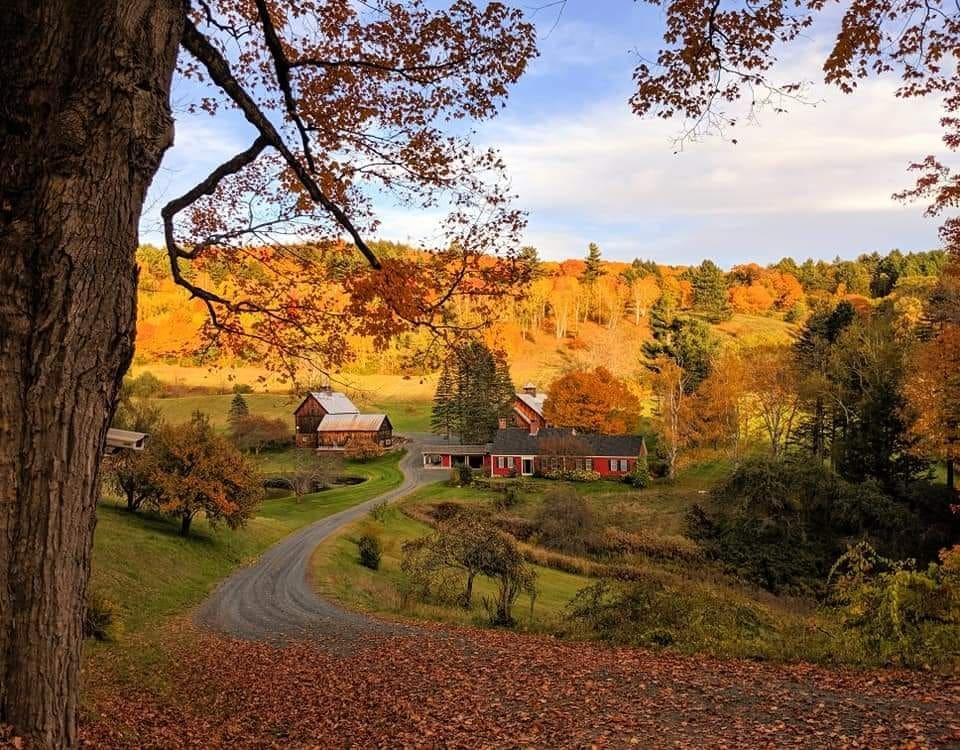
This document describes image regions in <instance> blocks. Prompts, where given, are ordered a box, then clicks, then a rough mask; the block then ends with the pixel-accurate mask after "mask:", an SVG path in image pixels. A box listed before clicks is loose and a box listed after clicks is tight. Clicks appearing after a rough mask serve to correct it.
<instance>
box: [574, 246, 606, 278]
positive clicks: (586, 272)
mask: <svg viewBox="0 0 960 750" xmlns="http://www.w3.org/2000/svg"><path fill="white" fill-rule="evenodd" d="M602 263H603V260H602V259H601V257H600V247H599V246H598V245H597V243H596V242H591V243H590V245H589V246H588V247H587V257H586V258H585V260H584V269H583V273H582V274H581V275H580V282H581V283H582V284H588V285H589V284H595V283H596V282H597V281H598V280H599V279H600V277H601V276H603V274H604V270H603V266H602V265H601V264H602Z"/></svg>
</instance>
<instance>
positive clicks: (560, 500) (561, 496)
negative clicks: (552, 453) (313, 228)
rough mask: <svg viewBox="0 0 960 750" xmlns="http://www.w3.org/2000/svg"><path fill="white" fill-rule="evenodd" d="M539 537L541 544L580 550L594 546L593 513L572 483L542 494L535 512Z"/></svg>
mask: <svg viewBox="0 0 960 750" xmlns="http://www.w3.org/2000/svg"><path fill="white" fill-rule="evenodd" d="M537 526H538V528H539V530H540V532H539V540H540V543H541V544H543V545H544V546H545V547H549V548H551V549H555V550H559V551H560V552H567V553H570V554H583V553H584V552H586V551H587V549H589V548H590V547H593V546H595V543H596V537H597V535H598V532H599V526H598V523H597V518H596V515H595V514H594V512H593V510H592V509H591V508H590V506H589V505H587V503H586V501H585V500H584V499H583V498H582V497H580V496H579V495H578V494H577V492H576V490H574V489H573V488H572V487H564V486H560V487H555V488H552V489H550V490H549V491H548V492H547V494H546V495H545V496H544V499H543V505H542V506H541V507H540V512H539V514H538V515H537Z"/></svg>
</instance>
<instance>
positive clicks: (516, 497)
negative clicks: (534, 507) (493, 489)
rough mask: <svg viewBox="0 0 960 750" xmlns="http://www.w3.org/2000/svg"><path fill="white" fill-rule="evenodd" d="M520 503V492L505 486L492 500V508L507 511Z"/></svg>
mask: <svg viewBox="0 0 960 750" xmlns="http://www.w3.org/2000/svg"><path fill="white" fill-rule="evenodd" d="M519 503H520V492H519V491H518V490H517V488H516V487H514V486H512V485H506V486H505V487H503V489H502V491H501V492H498V493H497V496H496V497H495V498H494V499H493V507H494V508H496V509H497V510H507V509H508V508H513V507H516V506H517V505H519Z"/></svg>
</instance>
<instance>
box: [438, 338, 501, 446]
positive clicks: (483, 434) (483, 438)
mask: <svg viewBox="0 0 960 750" xmlns="http://www.w3.org/2000/svg"><path fill="white" fill-rule="evenodd" d="M514 393H515V390H514V387H513V383H512V381H511V380H510V368H509V365H508V364H507V360H506V357H505V356H504V355H503V354H500V353H497V354H494V353H493V352H491V351H490V349H489V348H487V347H486V346H485V345H484V344H483V343H481V342H479V341H467V342H465V343H461V344H459V345H457V346H455V347H454V348H453V349H452V350H451V351H450V354H449V355H448V356H447V358H446V360H445V361H444V364H443V368H442V369H441V371H440V379H439V380H438V382H437V391H436V393H435V394H434V401H433V413H432V415H431V421H430V424H431V429H432V430H433V432H434V433H436V434H440V435H445V436H447V437H449V436H450V434H451V433H455V434H456V435H457V436H458V438H459V439H460V441H461V442H463V443H485V442H488V441H490V440H492V439H493V435H494V433H495V432H496V430H497V426H498V422H499V420H500V419H501V418H506V417H507V416H508V415H509V413H510V409H511V408H512V403H513V398H514Z"/></svg>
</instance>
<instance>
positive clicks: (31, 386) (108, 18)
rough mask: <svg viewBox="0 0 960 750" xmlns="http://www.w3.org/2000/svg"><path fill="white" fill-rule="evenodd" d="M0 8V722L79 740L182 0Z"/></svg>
mask: <svg viewBox="0 0 960 750" xmlns="http://www.w3.org/2000/svg"><path fill="white" fill-rule="evenodd" d="M3 5H4V7H3V12H2V13H0V49H2V50H3V58H4V60H3V67H2V68H0V721H4V722H9V723H11V724H13V726H14V728H15V729H16V731H17V732H18V733H20V734H22V735H25V736H26V737H28V738H29V739H30V740H32V741H33V743H34V746H36V747H40V748H62V747H73V746H75V745H76V744H77V728H76V715H77V703H78V695H79V666H80V654H81V647H82V623H83V610H84V603H85V595H86V586H87V579H88V577H89V572H90V553H91V546H92V541H93V528H94V524H95V505H96V500H97V497H98V494H99V481H100V461H101V457H102V453H103V444H104V440H105V435H106V429H107V426H108V424H109V421H110V419H111V417H112V414H113V410H114V407H115V399H116V396H117V391H118V388H119V384H120V380H121V378H122V377H123V374H124V372H125V371H126V369H127V367H128V365H129V363H130V360H131V357H132V353H133V337H134V326H135V321H136V285H137V268H136V263H135V250H136V245H137V225H138V222H139V219H140V212H141V208H142V205H143V201H144V197H145V194H146V191H147V188H148V186H149V184H150V181H151V179H152V178H153V175H154V173H155V172H156V169H157V167H158V166H159V163H160V159H161V157H162V155H163V153H164V151H165V150H166V148H167V147H168V146H169V145H170V143H171V142H172V136H173V129H172V118H171V116H170V108H169V94H170V81H171V77H172V74H173V70H174V67H175V63H176V55H177V47H178V41H179V37H180V33H181V28H182V24H183V17H184V12H185V11H184V6H183V4H182V0H96V2H91V1H90V0H8V2H5V3H4V4H3Z"/></svg>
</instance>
